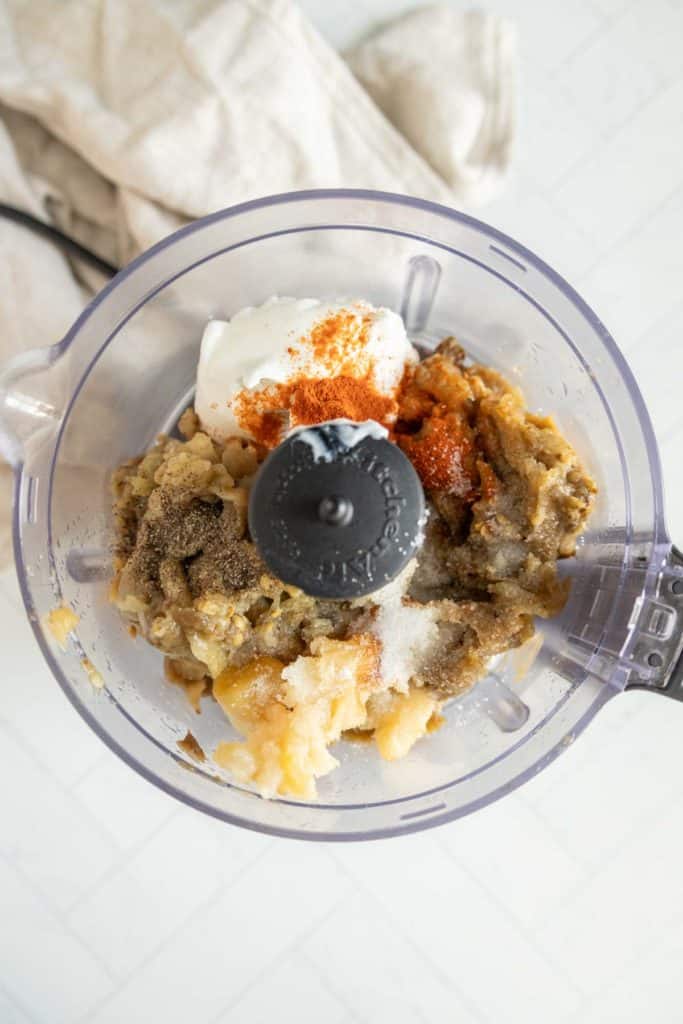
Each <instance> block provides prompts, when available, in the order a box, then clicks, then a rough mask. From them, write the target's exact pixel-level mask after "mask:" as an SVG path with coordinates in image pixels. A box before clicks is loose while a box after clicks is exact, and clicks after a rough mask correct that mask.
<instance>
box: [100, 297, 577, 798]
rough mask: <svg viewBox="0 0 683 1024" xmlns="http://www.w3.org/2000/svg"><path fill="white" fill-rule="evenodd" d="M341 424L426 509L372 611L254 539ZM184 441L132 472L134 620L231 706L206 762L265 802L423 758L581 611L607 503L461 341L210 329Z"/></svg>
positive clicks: (238, 326) (297, 303)
mask: <svg viewBox="0 0 683 1024" xmlns="http://www.w3.org/2000/svg"><path fill="white" fill-rule="evenodd" d="M340 418H342V419H346V420H349V421H352V422H357V423H365V422H368V421H372V422H373V423H376V424H379V425H380V426H381V427H383V428H384V429H385V430H386V431H387V432H388V436H389V438H390V440H391V441H392V442H393V443H395V444H396V445H398V446H399V447H400V448H401V449H402V450H403V452H404V453H405V454H406V455H407V457H408V458H409V459H410V461H411V463H412V465H413V467H414V468H415V470H416V472H417V474H418V476H419V478H420V481H421V483H422V486H423V488H424V492H425V500H426V508H427V520H426V524H425V529H424V537H423V540H422V543H421V545H420V548H419V551H418V553H417V556H416V557H415V558H414V559H412V561H411V562H410V563H409V564H408V565H407V566H406V568H405V569H404V570H403V571H402V572H401V573H400V575H399V576H397V577H396V578H395V579H393V580H392V581H391V583H389V584H388V585H386V586H385V587H383V588H382V589H381V590H378V591H375V592H374V593H371V594H369V595H367V596H365V597H362V598H356V599H352V600H330V599H322V598H316V597H313V596H311V595H309V594H306V593H304V592H303V591H301V590H298V589H297V588H295V587H293V586H291V585H287V584H286V583H285V582H283V581H281V580H279V579H277V578H276V577H275V576H273V575H272V574H271V573H270V572H269V571H268V569H267V567H266V565H265V564H264V562H263V561H262V559H261V557H260V555H259V552H258V550H257V548H256V546H255V545H254V543H253V541H252V539H251V537H250V534H249V529H248V521H247V508H248V501H249V492H250V488H251V486H252V483H253V481H254V479H255V477H256V475H257V474H258V472H259V466H260V464H261V463H262V462H263V460H264V459H265V458H266V456H267V455H268V453H269V451H271V450H272V449H273V448H274V447H275V446H277V445H278V444H279V443H280V441H282V440H283V439H284V438H285V437H286V436H288V434H289V432H290V431H292V430H294V429H299V428H301V427H304V426H307V425H312V424H317V423H322V422H328V421H330V420H338V419H340ZM179 431H180V435H181V436H180V437H177V438H176V437H160V438H159V439H158V441H157V443H156V445H155V446H154V447H153V448H152V449H151V450H150V451H149V452H147V453H146V454H144V455H141V456H138V457H136V458H134V459H132V460H130V461H129V462H127V463H125V464H124V465H122V466H121V467H119V469H118V470H116V472H115V473H114V476H113V492H114V512H115V521H116V551H115V580H114V585H113V591H112V594H113V600H114V602H115V604H116V605H117V607H118V609H119V610H120V612H121V613H122V615H123V616H124V617H125V618H126V619H127V620H128V622H129V623H130V625H131V627H132V631H133V632H134V633H140V634H142V636H143V637H144V638H145V639H146V640H147V641H149V642H150V643H151V644H153V645H154V646H156V647H158V648H159V649H160V650H161V651H162V652H164V654H165V656H166V660H165V665H166V677H167V679H168V680H169V682H170V683H173V684H178V685H181V686H182V687H183V688H184V689H185V691H186V693H187V696H188V699H189V700H190V701H191V703H192V704H193V706H194V707H195V709H196V710H197V711H199V710H200V708H201V701H202V698H209V699H213V700H215V701H217V702H218V704H219V705H220V706H221V708H222V709H223V710H224V712H225V714H226V715H227V717H228V718H229V720H230V722H231V724H232V726H233V727H234V729H235V730H236V731H237V733H238V734H239V735H240V736H241V737H242V739H241V740H226V741H225V742H222V743H220V744H219V745H218V746H217V748H216V749H215V750H213V751H206V752H204V751H201V749H199V752H197V750H196V749H194V747H193V756H194V757H195V759H198V758H199V757H200V756H201V757H203V756H205V755H206V756H207V757H212V758H213V760H214V762H215V763H216V764H217V765H218V766H219V767H221V768H223V769H226V770H227V771H229V772H230V773H231V774H232V775H233V776H234V777H235V778H237V779H238V780H239V781H241V782H244V783H248V784H251V785H253V786H254V787H255V788H256V789H257V790H258V791H259V792H260V793H261V794H262V795H264V796H273V795H277V794H281V795H287V796H294V797H299V798H304V799H312V798H314V797H315V795H316V779H317V778H319V777H320V776H322V775H325V774H326V773H327V772H329V771H331V770H332V769H333V768H334V767H335V765H336V764H337V761H336V759H335V757H334V756H333V754H332V753H331V751H330V749H329V748H330V746H331V745H332V744H334V743H335V742H337V741H338V740H340V739H343V738H349V739H350V738H353V739H358V738H367V739H369V740H372V741H374V743H375V744H376V746H377V748H378V750H379V753H380V754H381V756H382V757H384V758H386V759H388V760H393V759H396V758H400V757H403V756H404V755H405V754H406V753H407V752H408V751H409V750H410V749H411V747H412V746H413V745H414V744H415V743H416V742H417V741H418V740H420V739H421V738H422V737H424V736H426V735H427V734H428V733H430V732H432V731H433V730H435V729H437V728H438V727H439V725H440V724H441V721H442V716H441V711H442V708H443V706H444V704H445V703H446V702H447V701H448V700H449V699H450V698H452V697H454V696H456V695H458V694H461V693H463V692H465V691H466V690H468V689H469V688H470V687H471V686H472V685H473V684H474V683H475V682H476V681H477V680H478V679H480V678H481V677H482V676H484V675H485V674H486V671H487V665H488V663H489V661H490V659H491V658H492V657H494V656H495V655H498V654H501V653H503V652H505V651H507V650H510V649H512V648H514V647H518V646H519V645H520V644H522V643H524V642H525V641H526V640H528V639H529V638H530V637H531V636H532V635H533V633H534V616H540V617H549V616H552V615H555V614H557V613H558V612H559V611H561V609H562V607H563V606H564V603H565V601H566V599H567V593H568V588H569V582H568V581H567V580H561V579H560V578H559V577H558V573H557V562H558V560H559V559H561V558H566V557H569V556H571V555H572V554H573V553H574V550H575V542H576V538H577V536H578V535H579V533H580V532H581V530H582V529H583V527H584V525H585V522H586V519H587V517H588V515H589V513H590V509H591V505H592V501H593V497H594V494H595V485H594V484H593V482H592V480H591V479H590V477H588V476H587V474H586V472H585V470H584V469H583V467H582V466H581V463H580V461H579V459H578V457H577V455H576V453H575V451H574V450H573V448H572V447H571V445H570V444H569V443H568V442H567V441H566V440H565V439H564V438H563V437H562V435H561V434H560V433H559V431H558V430H557V427H556V426H555V425H554V423H553V421H552V420H551V419H549V418H547V417H540V416H536V415H534V414H532V413H530V412H528V411H527V410H526V408H525V405H524V400H523V398H522V395H521V394H520V392H519V391H518V390H517V389H516V388H514V387H512V386H511V385H510V384H508V383H507V381H505V380H504V379H503V378H502V377H501V376H500V375H499V374H498V373H496V372H495V371H494V370H491V369H488V368H486V367H483V366H477V365H471V364H470V363H469V362H468V360H467V358H466V355H465V353H464V351H463V350H462V348H461V347H460V346H459V345H458V344H457V342H456V341H455V340H454V339H453V338H447V339H445V340H444V341H443V342H442V343H441V344H440V345H439V346H438V348H437V349H436V351H435V352H434V353H433V354H432V355H430V356H428V357H427V358H425V359H423V360H421V361H420V360H419V359H418V355H417V352H416V351H415V349H414V348H413V346H412V345H411V344H410V342H409V340H408V338H407V337H406V333H405V329H404V326H403V322H402V320H401V318H400V317H398V316H397V315H396V314H395V313H392V312H391V311H389V310H386V309H377V308H375V307H373V306H370V305H369V304H368V303H365V302H361V301H358V302H352V303H341V302H319V301H317V300H312V299H311V300H308V299H306V300H296V299H271V300H269V301H268V302H267V303H265V304H264V305H263V306H261V307H259V308H257V309H251V308H250V309H246V310H243V311H242V312H241V313H239V314H237V315H236V316H235V317H233V319H232V320H231V321H230V322H222V321H212V322H211V323H210V324H209V325H208V327H207V329H206V331H205V334H204V338H203V340H202V347H201V353H200V359H199V367H198V377H197V392H196V402H195V408H194V409H188V410H187V411H186V412H185V414H184V415H183V417H182V418H181V421H180V424H179ZM188 735H189V734H188ZM193 743H196V741H195V740H194V737H193Z"/></svg>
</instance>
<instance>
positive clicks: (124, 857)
mask: <svg viewBox="0 0 683 1024" xmlns="http://www.w3.org/2000/svg"><path fill="white" fill-rule="evenodd" d="M85 810H86V811H88V808H87V807H86V808H85ZM178 815H179V811H178V809H177V808H173V809H172V810H171V812H170V813H169V815H168V816H167V817H165V818H164V819H163V821H161V822H159V824H158V825H156V826H155V827H154V828H153V829H152V831H151V832H148V833H147V835H145V836H143V837H142V838H140V839H138V840H136V841H135V842H134V843H131V845H130V846H129V847H128V848H127V849H125V850H124V849H121V847H118V846H117V851H118V854H119V856H118V857H117V859H116V860H115V862H114V863H113V864H112V865H111V866H110V867H108V868H107V870H106V871H105V872H103V874H102V875H100V877H99V878H98V879H97V880H96V881H94V882H93V883H92V885H90V886H87V888H85V889H84V890H83V891H82V892H81V893H79V895H78V896H76V898H75V899H74V900H72V902H71V903H70V904H69V905H68V907H66V908H65V910H64V913H65V914H66V915H67V916H69V917H70V916H71V915H72V914H73V913H74V912H75V911H77V910H78V908H79V907H80V906H81V904H83V903H85V902H86V901H87V900H88V899H90V897H91V896H92V895H93V893H94V892H96V891H97V889H100V888H101V887H102V886H103V885H105V884H106V883H107V882H109V881H110V880H111V879H112V878H113V877H114V876H115V875H116V874H118V872H119V871H121V870H125V868H126V867H127V866H128V865H129V864H130V862H131V861H132V860H133V858H134V857H136V856H137V854H138V853H141V852H142V850H144V848H145V846H146V845H147V844H148V843H149V842H150V841H151V840H152V839H154V838H155V837H156V836H157V835H158V834H159V833H160V832H162V831H163V829H164V828H165V827H166V826H167V825H168V824H169V822H170V821H172V820H173V818H175V817H178ZM110 838H113V837H111V836H110ZM114 842H116V840H114Z"/></svg>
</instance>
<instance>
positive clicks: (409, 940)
mask: <svg viewBox="0 0 683 1024" xmlns="http://www.w3.org/2000/svg"><path fill="white" fill-rule="evenodd" d="M330 856H331V857H332V859H333V860H334V861H335V863H336V864H337V866H338V868H339V870H340V871H342V872H343V873H344V874H345V875H346V876H347V878H350V879H351V881H352V882H353V884H354V886H355V887H356V888H359V889H361V890H362V891H363V892H365V894H366V896H368V898H369V899H370V901H371V902H372V903H374V904H375V905H376V906H378V907H380V908H381V909H382V911H383V913H384V914H386V916H387V918H388V919H389V920H390V921H392V922H393V923H394V925H395V926H396V928H397V929H398V931H399V932H400V934H401V936H402V938H403V940H404V942H406V944H407V945H408V946H410V947H411V948H412V949H413V950H414V951H415V952H416V954H417V955H418V956H419V958H420V960H422V962H423V963H424V964H426V966H427V967H428V968H429V969H430V971H433V972H434V974H436V976H437V977H438V978H440V979H441V981H442V982H443V984H444V985H445V986H446V988H448V989H450V990H451V991H452V992H453V994H454V995H456V996H458V998H459V999H460V1001H461V1002H462V1004H463V1005H464V1006H465V1008H466V1009H467V1010H469V1011H470V1013H471V1014H472V1016H473V1017H474V1018H475V1020H477V1021H478V1022H479V1024H489V1021H488V1019H487V1018H486V1017H485V1016H484V1015H483V1014H482V1012H481V1010H480V1009H479V1007H478V1006H475V1004H474V1003H473V1002H472V1000H471V999H470V998H469V996H468V995H467V994H466V993H465V992H463V991H462V989H461V988H460V986H459V985H457V984H455V983H454V982H453V980H452V979H451V978H450V976H449V975H448V974H446V973H445V972H444V971H443V970H442V969H441V967H440V966H439V965H438V964H436V963H434V961H433V960H430V958H429V957H428V956H427V954H426V953H425V951H424V950H423V949H422V947H421V946H420V945H419V943H417V942H416V941H415V940H414V939H413V937H412V936H411V935H409V934H407V933H406V932H405V931H404V930H403V927H402V924H401V922H400V921H398V920H397V919H396V916H395V915H394V913H393V911H392V909H391V908H390V907H387V906H386V904H385V903H384V902H383V901H382V900H380V899H379V898H378V897H377V896H376V895H375V893H374V892H373V891H372V889H371V888H370V887H369V886H368V885H367V884H366V883H365V881H364V879H362V878H360V879H359V878H357V877H356V876H355V875H354V874H353V872H352V871H351V870H350V869H349V868H347V866H346V865H345V864H344V863H343V861H340V860H338V859H337V857H336V856H335V854H334V851H333V850H331V851H330Z"/></svg>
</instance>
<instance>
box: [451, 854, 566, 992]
mask: <svg viewBox="0 0 683 1024" xmlns="http://www.w3.org/2000/svg"><path fill="white" fill-rule="evenodd" d="M435 841H436V843H437V844H438V846H439V848H440V849H441V851H442V852H443V853H444V854H445V855H446V856H447V857H448V859H449V860H451V861H453V862H454V863H455V864H457V865H458V867H459V868H460V870H461V871H463V872H464V873H465V874H466V875H467V877H468V878H469V879H470V880H471V881H472V882H473V883H474V884H475V885H477V886H478V888H479V889H480V890H481V891H482V892H483V893H484V894H485V896H486V897H487V898H488V899H490V900H491V902H492V903H494V904H495V906H497V907H498V909H499V910H500V911H501V912H502V914H503V916H504V917H505V918H506V919H507V921H508V923H509V924H510V925H511V926H512V928H513V929H514V931H516V932H519V933H520V934H521V935H523V936H524V938H525V939H526V941H527V942H528V943H529V945H530V946H531V948H532V949H533V950H535V952H536V954H537V956H538V957H539V958H540V959H541V960H543V961H544V962H545V964H546V965H547V966H548V967H550V968H551V969H552V970H553V971H557V973H558V974H559V975H560V976H561V977H563V978H564V979H565V981H566V982H567V984H568V985H569V987H570V988H571V990H572V991H573V992H574V994H575V995H576V997H577V999H580V998H582V997H583V992H581V990H580V989H578V988H577V986H576V984H575V982H574V979H573V978H572V977H571V975H569V974H568V973H567V971H566V970H565V969H564V968H560V967H558V965H557V964H556V963H555V962H554V961H553V960H552V959H550V958H549V957H548V955H547V954H546V952H545V950H544V949H542V948H541V947H540V946H539V945H538V943H537V941H536V938H535V936H534V935H533V932H532V930H531V929H530V928H529V927H527V926H526V925H524V924H523V922H521V921H520V920H519V918H518V917H517V916H516V915H515V914H514V913H513V911H512V910H510V908H509V907H508V906H506V904H505V903H504V902H503V900H501V899H500V897H499V896H498V895H497V894H496V893H495V892H492V891H491V890H490V889H488V888H487V887H486V886H485V885H483V884H482V882H481V881H480V880H479V879H478V878H477V876H476V875H474V874H473V873H472V871H471V870H470V868H469V867H468V866H467V865H465V864H463V862H462V861H460V860H458V858H457V857H455V856H454V855H453V854H452V853H451V852H450V850H449V848H448V847H447V846H446V845H445V843H444V842H443V841H442V840H441V839H440V838H439V837H438V836H435Z"/></svg>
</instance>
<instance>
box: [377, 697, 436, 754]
mask: <svg viewBox="0 0 683 1024" xmlns="http://www.w3.org/2000/svg"><path fill="white" fill-rule="evenodd" d="M386 698H388V699H387V703H386V704H385V705H384V707H383V708H382V710H381V711H380V712H379V713H378V714H377V716H376V719H375V743H376V744H377V749H378V750H379V752H380V754H381V755H382V757H383V758H384V759H385V761H397V760H398V759H399V758H400V757H405V755H406V754H407V753H408V751H409V750H410V748H411V747H412V746H413V745H414V744H415V743H416V742H417V741H418V740H419V739H420V737H421V736H424V735H425V733H427V732H433V731H434V727H433V726H432V718H433V716H435V715H436V714H438V710H439V701H438V700H437V698H436V697H435V696H434V695H433V694H432V693H430V692H429V691H428V690H424V689H421V688H418V687H411V689H410V690H409V691H408V693H389V694H386ZM440 724H441V723H440V721H438V720H436V721H435V727H436V728H438V726H439V725H440Z"/></svg>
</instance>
